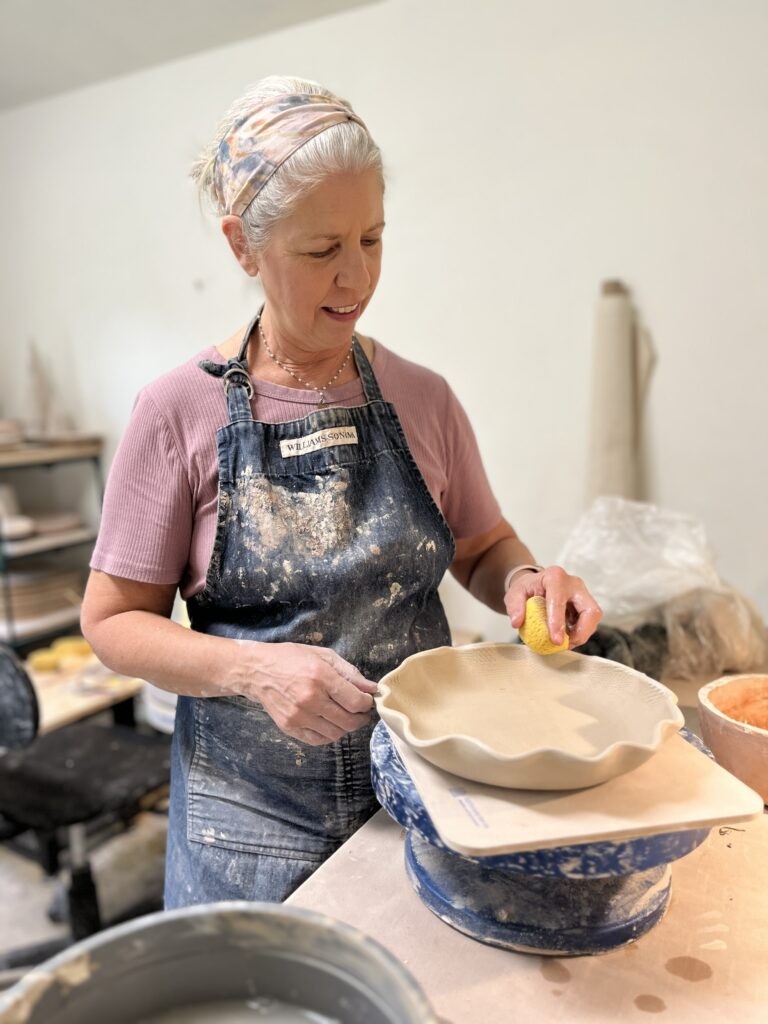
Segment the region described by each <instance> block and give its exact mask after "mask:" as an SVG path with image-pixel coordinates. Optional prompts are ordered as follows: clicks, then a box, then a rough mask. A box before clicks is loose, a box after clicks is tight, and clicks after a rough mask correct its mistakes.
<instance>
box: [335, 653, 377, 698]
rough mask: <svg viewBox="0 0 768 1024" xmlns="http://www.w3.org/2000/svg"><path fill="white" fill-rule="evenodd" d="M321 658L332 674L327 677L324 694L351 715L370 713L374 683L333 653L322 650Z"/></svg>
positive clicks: (375, 688) (374, 691) (375, 690)
mask: <svg viewBox="0 0 768 1024" xmlns="http://www.w3.org/2000/svg"><path fill="white" fill-rule="evenodd" d="M321 657H322V659H323V661H324V662H325V663H326V664H327V665H328V667H329V668H330V669H332V670H333V673H334V674H333V675H331V676H328V677H327V687H326V693H327V694H328V696H329V697H330V698H331V700H333V701H335V703H336V704H338V705H339V706H340V707H342V708H343V709H344V710H345V711H349V712H351V713H352V714H359V713H361V712H363V711H370V710H371V708H372V707H373V697H372V694H374V693H376V692H377V686H376V683H372V682H371V681H370V680H369V679H366V678H365V676H364V675H362V674H361V673H360V672H358V671H357V669H356V668H355V667H354V665H350V663H349V662H348V661H345V660H344V659H343V658H342V657H340V656H339V655H338V654H337V653H336V652H335V651H332V650H330V649H328V648H323V649H322V652H321Z"/></svg>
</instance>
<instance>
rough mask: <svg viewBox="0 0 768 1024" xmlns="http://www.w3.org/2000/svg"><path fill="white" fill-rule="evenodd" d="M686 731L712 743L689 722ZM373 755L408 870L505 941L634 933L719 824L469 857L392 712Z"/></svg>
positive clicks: (565, 941)
mask: <svg viewBox="0 0 768 1024" xmlns="http://www.w3.org/2000/svg"><path fill="white" fill-rule="evenodd" d="M680 735H681V736H682V737H683V738H684V739H686V740H687V741H688V742H689V743H692V744H693V745H694V746H695V747H697V749H699V750H702V751H704V752H705V753H709V752H708V751H707V750H706V748H705V747H704V746H703V744H702V743H701V741H700V740H698V738H697V737H695V736H693V735H692V734H691V733H690V732H688V730H686V729H682V730H681V732H680ZM371 764H372V769H371V771H372V779H373V786H374V789H375V791H376V796H377V797H378V800H379V802H380V803H381V805H382V807H383V808H384V809H385V810H386V811H387V813H388V814H389V815H390V816H391V817H392V818H394V819H395V821H397V822H398V823H399V824H400V825H402V826H403V828H405V829H406V830H407V837H406V841H405V864H406V871H407V873H408V877H409V878H410V879H411V882H412V884H413V887H414V889H415V890H416V892H417V893H418V895H419V897H420V898H421V900H422V902H423V903H424V904H425V906H426V907H428V909H429V910H431V911H432V912H433V913H434V914H436V915H437V916H438V917H439V918H440V919H441V920H443V921H445V923H446V924H449V925H451V927H453V928H456V929H457V930H458V931H460V932H463V933H464V934H465V935H469V936H470V937H471V938H473V939H477V940H478V941H479V942H484V943H487V944H489V945H492V946H500V947H502V948H504V949H512V950H517V951H523V952H530V953H539V954H552V955H558V956H568V955H571V956H579V955H584V954H593V953H605V952H608V951H609V950H612V949H616V948H618V947H619V946H623V945H625V944H626V943H628V942H632V941H633V940H635V939H637V938H639V937H640V936H641V935H644V934H645V933H646V932H648V931H650V929H651V928H653V926H654V925H655V924H656V923H657V922H658V921H659V920H660V919H661V918H662V916H663V914H664V911H665V909H666V907H667V903H668V902H669V895H670V874H671V872H670V868H669V865H670V863H671V862H672V861H674V860H677V859H679V858H680V857H684V856H685V855H686V854H688V853H690V852H691V851H692V850H694V849H695V848H696V847H697V846H699V845H700V844H701V843H702V842H704V840H705V839H706V837H707V835H708V834H709V829H706V828H705V829H686V830H684V831H679V832H667V833H663V834H660V835H651V836H648V835H644V836H638V837H636V838H634V839H622V840H616V841H609V840H605V841H602V842H595V843H587V844H581V845H573V846H562V847H557V848H555V849H544V850H526V851H521V852H516V853H510V854H503V855H497V856H493V857H467V856H464V855H462V854H459V853H455V852H454V851H453V850H450V849H448V848H447V847H446V846H445V844H444V843H443V842H442V840H441V839H440V837H439V836H438V834H437V831H436V829H435V827H434V825H433V823H432V819H431V818H430V816H429V814H428V812H427V809H426V807H425V806H424V803H423V801H422V799H421V797H420V795H419V793H418V790H417V789H416V787H415V785H414V783H413V781H412V779H411V777H410V775H409V774H408V772H407V771H406V769H405V767H404V765H403V762H402V760H401V759H400V756H399V754H398V753H397V751H396V749H395V747H394V745H393V743H392V740H391V737H390V734H389V731H388V730H387V728H386V726H385V725H384V723H383V722H380V723H379V724H378V726H377V727H376V729H375V730H374V733H373V737H372V740H371Z"/></svg>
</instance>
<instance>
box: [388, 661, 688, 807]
mask: <svg viewBox="0 0 768 1024" xmlns="http://www.w3.org/2000/svg"><path fill="white" fill-rule="evenodd" d="M377 705H378V709H379V714H380V715H381V717H382V718H383V719H384V721H385V722H386V724H387V725H388V726H389V727H390V729H392V731H393V732H395V733H396V734H397V735H398V736H399V737H400V738H401V739H402V740H404V741H405V742H406V743H407V744H408V745H409V746H410V747H412V748H413V749H414V750H415V751H416V753H417V754H419V755H420V756H421V757H423V758H424V759H425V760H427V761H430V762H431V763H432V764H434V765H437V767H438V768H444V769H445V770H446V771H449V772H452V773H453V774H454V775H459V776H461V777H462V778H465V779H473V780H474V781H476V782H485V783H487V784H488V785H491V786H505V787H508V788H511V789H580V788H583V787H586V786H596V785H598V784H599V783H601V782H605V781H607V780H608V779H611V778H614V776H616V775H622V774H623V773H624V772H628V771H631V770H632V769H633V768H637V767H638V766H639V765H641V764H642V763H643V762H644V761H647V760H648V758H649V757H652V756H653V754H654V752H655V751H656V750H657V749H658V748H659V746H660V745H661V744H662V743H663V742H664V740H666V739H667V738H668V737H669V736H671V735H673V734H674V733H676V732H677V731H678V729H679V728H680V727H681V725H682V724H683V716H682V714H681V713H680V711H679V709H678V707H677V698H676V697H675V695H674V694H673V693H672V691H671V690H668V689H667V688H666V687H665V686H662V685H661V683H657V682H656V681H655V680H654V679H650V678H649V677H648V676H645V675H642V673H640V672H635V671H634V670H633V669H630V668H627V667H626V666H625V665H619V664H618V663H616V662H614V661H606V660H605V659H603V658H592V657H587V656H586V655H583V654H575V653H574V652H573V651H563V652H562V653H560V654H552V655H549V656H548V657H541V656H540V655H538V654H534V653H533V651H531V650H529V648H527V647H525V646H523V645H519V644H473V645H471V646H468V647H438V648H436V649H435V650H432V651H423V652H422V653H421V654H414V655H412V656H411V657H410V658H406V659H405V661H404V662H403V663H402V664H401V665H399V666H398V668H396V669H395V670H394V671H393V672H390V673H389V674H388V675H386V676H384V678H383V679H382V680H381V681H380V682H379V697H378V699H377Z"/></svg>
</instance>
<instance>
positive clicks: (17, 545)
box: [0, 438, 104, 648]
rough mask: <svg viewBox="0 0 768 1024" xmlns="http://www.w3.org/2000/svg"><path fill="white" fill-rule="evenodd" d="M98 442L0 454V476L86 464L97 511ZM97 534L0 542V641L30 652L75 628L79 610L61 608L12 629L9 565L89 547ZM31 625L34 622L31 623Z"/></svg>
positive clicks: (81, 531)
mask: <svg viewBox="0 0 768 1024" xmlns="http://www.w3.org/2000/svg"><path fill="white" fill-rule="evenodd" d="M101 453H102V441H101V439H99V438H92V439H88V440H85V441H82V442H69V443H62V444H43V443H40V444H38V443H33V442H27V443H25V444H20V445H17V446H15V447H14V448H9V449H6V450H5V451H0V474H2V475H3V476H4V475H5V473H6V472H10V471H14V472H15V471H17V470H25V469H32V468H44V469H53V467H55V466H60V465H65V464H72V463H76V462H88V463H90V464H91V466H92V469H93V473H94V479H95V482H96V489H97V495H98V502H99V508H100V507H101V501H102V499H103V495H104V481H103V478H102V473H101ZM97 532H98V531H97V530H96V529H95V528H93V527H87V526H83V527H78V528H76V529H72V530H65V531H63V532H62V533H60V534H50V535H45V534H43V535H41V536H38V537H35V536H32V537H28V538H24V539H23V540H3V539H0V590H1V591H2V594H0V612H1V613H2V620H0V625H3V624H4V625H5V629H4V630H3V635H1V636H0V640H2V641H3V642H5V643H7V644H9V645H10V646H11V647H15V648H30V647H33V646H34V645H35V644H37V643H40V642H44V641H45V640H46V639H50V638H52V637H55V636H56V635H57V634H60V633H62V632H65V631H67V630H69V629H71V628H72V627H73V626H75V625H77V623H78V622H79V620H80V606H79V605H77V606H74V605H73V606H72V608H62V609H61V610H60V611H57V612H53V613H50V614H49V615H47V616H41V619H40V628H39V629H35V628H34V627H32V628H31V629H27V630H25V631H24V632H23V633H22V632H21V631H20V630H18V629H17V628H16V625H15V622H14V614H13V601H12V595H11V584H10V578H9V573H10V568H9V566H10V564H11V563H15V562H17V561H18V562H19V563H20V564H23V559H25V558H29V557H30V556H33V555H39V554H43V553H49V552H55V551H64V550H66V549H68V548H77V547H81V546H85V545H89V544H92V543H93V541H94V540H95V539H96V535H97ZM33 621H34V620H33Z"/></svg>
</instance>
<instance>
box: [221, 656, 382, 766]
mask: <svg viewBox="0 0 768 1024" xmlns="http://www.w3.org/2000/svg"><path fill="white" fill-rule="evenodd" d="M238 642H239V643H240V644H242V645H243V646H244V647H246V648H247V649H248V652H249V655H250V656H249V657H248V659H247V661H248V666H247V668H248V674H247V677H246V679H245V680H242V679H241V680H240V686H239V687H238V691H239V693H241V694H242V695H243V696H244V697H248V698H249V699H250V700H255V701H258V702H259V703H260V704H262V705H263V707H264V710H265V711H266V712H267V714H268V715H269V716H270V718H271V719H272V720H273V721H274V723H275V725H276V726H277V727H278V729H280V731H281V732H284V733H285V734H286V736H291V737H292V738H293V739H296V740H299V741H300V742H302V743H309V744H311V745H312V746H322V745H323V744H326V743H333V742H335V741H336V740H338V739H341V737H342V736H344V735H345V734H346V733H348V732H355V730H357V729H361V728H362V727H363V726H364V725H367V724H368V723H369V722H370V719H371V716H370V713H371V710H372V709H373V698H372V696H371V694H374V693H376V684H375V683H372V682H371V681H370V680H369V679H366V678H365V676H363V675H361V673H360V672H358V670H357V669H356V668H355V667H354V666H353V665H350V663H349V662H348V661H345V660H344V659H343V658H342V657H340V656H339V655H338V654H337V653H336V652H335V651H333V650H331V649H330V648H328V647H314V646H311V645H308V644H294V643H278V644H270V643H258V642H254V641H249V640H240V641H238Z"/></svg>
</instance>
